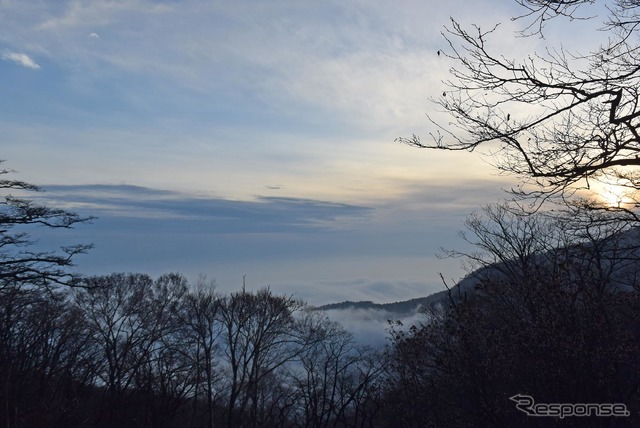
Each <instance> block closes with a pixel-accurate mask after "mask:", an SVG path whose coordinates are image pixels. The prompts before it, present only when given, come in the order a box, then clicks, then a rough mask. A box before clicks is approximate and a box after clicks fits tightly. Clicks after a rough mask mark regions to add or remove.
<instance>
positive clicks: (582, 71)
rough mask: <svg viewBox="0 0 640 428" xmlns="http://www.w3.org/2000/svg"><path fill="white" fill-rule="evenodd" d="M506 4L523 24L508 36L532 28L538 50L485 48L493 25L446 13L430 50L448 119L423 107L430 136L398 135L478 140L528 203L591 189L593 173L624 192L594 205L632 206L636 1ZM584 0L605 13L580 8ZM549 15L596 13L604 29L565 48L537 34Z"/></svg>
mask: <svg viewBox="0 0 640 428" xmlns="http://www.w3.org/2000/svg"><path fill="white" fill-rule="evenodd" d="M516 3H518V4H520V5H521V6H523V7H524V9H523V13H522V14H521V15H520V16H517V17H515V18H514V19H515V20H521V21H522V22H523V24H524V25H523V29H522V30H521V32H520V34H517V35H516V36H522V37H526V36H539V37H542V38H543V42H545V41H546V42H547V43H548V45H549V47H547V49H546V51H545V52H542V53H541V52H531V53H529V54H527V55H525V56H523V57H521V58H519V59H510V58H507V57H506V56H505V55H502V54H500V53H499V52H495V51H494V49H492V42H495V38H496V36H497V31H498V26H496V27H493V28H489V29H481V28H480V27H477V26H476V27H472V28H465V27H463V26H462V25H461V24H460V23H458V22H456V21H455V20H452V21H451V25H450V27H448V28H447V29H446V31H445V32H444V37H445V39H446V42H447V45H448V48H447V49H443V50H441V51H440V55H439V56H441V57H442V58H448V59H449V60H451V61H452V62H453V66H452V67H451V69H450V74H451V78H450V79H449V80H448V81H446V82H444V83H445V85H446V89H445V90H444V92H443V93H442V95H441V96H439V97H438V98H435V99H433V101H434V102H435V103H436V104H437V105H439V107H440V108H441V109H442V110H444V112H446V113H448V114H449V115H450V116H451V117H452V118H453V121H452V122H451V123H448V124H444V123H442V122H441V121H439V120H437V119H436V118H434V117H433V115H431V116H430V117H429V119H430V120H431V122H432V124H434V125H435V128H436V130H435V131H434V132H431V134H430V136H431V139H430V141H423V140H422V139H421V138H420V137H419V136H418V135H413V136H412V137H410V138H399V139H398V140H399V141H401V142H403V143H406V144H409V145H411V146H414V147H419V148H435V149H443V150H468V151H472V150H474V149H477V148H480V147H482V148H483V149H487V150H488V151H489V152H490V153H491V154H492V155H494V157H493V159H494V162H495V166H496V167H497V168H498V169H499V170H500V171H503V172H507V173H511V174H516V175H517V176H520V177H522V178H523V180H522V182H521V184H520V185H519V186H518V187H517V188H515V189H513V190H512V191H513V193H514V194H515V195H517V196H518V197H525V198H533V200H534V201H536V202H537V203H542V202H544V201H546V200H548V199H549V198H550V197H552V196H560V197H562V198H565V199H566V198H567V197H568V196H573V195H575V194H576V191H577V190H579V189H590V190H594V187H593V184H594V182H600V183H601V184H603V186H601V187H600V189H602V187H610V186H611V185H615V186H621V188H623V189H627V190H629V191H630V192H629V194H628V195H627V194H625V196H624V198H622V197H621V198H620V201H618V202H619V203H617V204H611V203H608V204H604V203H601V204H600V208H607V209H614V210H620V211H621V212H629V213H632V212H633V208H636V207H638V205H640V201H639V200H638V199H637V198H635V197H634V196H633V195H634V193H635V191H636V190H638V189H640V175H639V174H638V171H637V167H638V166H640V130H639V127H640V106H639V105H638V94H639V92H640V49H639V48H640V43H639V42H640V39H639V36H640V34H639V33H638V31H640V2H639V1H637V0H602V1H597V2H594V1H593V0H516ZM594 3H595V4H596V6H597V7H598V6H603V7H599V8H598V9H597V10H599V11H601V12H602V11H604V14H606V15H607V16H593V15H585V14H581V13H580V12H581V11H582V8H583V7H585V5H588V4H594ZM591 11H592V10H591V9H589V11H586V13H587V14H588V13H591ZM555 19H567V20H568V21H569V22H568V25H572V24H575V23H576V20H579V19H601V24H602V26H601V28H600V30H602V29H604V30H606V33H605V34H606V35H607V36H608V38H607V40H606V41H605V42H604V43H602V44H598V45H595V46H592V47H591V48H590V49H589V51H588V52H587V53H585V54H579V53H574V52H568V51H567V50H565V48H564V47H563V46H562V41H558V42H557V43H556V41H555V40H550V39H545V37H547V33H546V32H545V31H546V30H547V28H548V27H547V26H548V25H550V22H551V21H552V20H555ZM563 23H564V22H563ZM565 28H570V27H565ZM594 31H596V30H594ZM598 34H600V35H602V34H603V33H598ZM585 36H586V35H585ZM592 36H594V39H595V40H597V39H598V38H596V37H595V36H596V34H592ZM599 38H600V39H602V37H599ZM584 39H585V40H588V39H589V37H584ZM514 40H517V39H514ZM596 187H597V186H596ZM622 199H624V200H622ZM621 202H624V203H621ZM596 205H597V204H596ZM594 207H596V208H598V206H594ZM635 219H636V220H638V218H637V217H635Z"/></svg>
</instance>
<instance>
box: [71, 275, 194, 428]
mask: <svg viewBox="0 0 640 428" xmlns="http://www.w3.org/2000/svg"><path fill="white" fill-rule="evenodd" d="M84 283H85V286H86V289H84V290H80V291H78V292H77V293H76V304H77V305H78V307H80V308H81V310H82V311H83V313H84V316H85V318H86V320H87V324H88V327H89V329H90V331H91V336H92V338H91V339H92V344H93V346H94V347H95V348H96V349H97V350H98V354H97V356H96V358H95V359H94V361H93V369H94V371H95V373H96V375H97V384H98V385H100V386H104V387H105V392H106V394H107V399H108V400H107V402H106V403H105V404H106V406H107V408H106V418H107V419H109V420H110V418H120V420H119V423H121V424H125V423H126V420H127V419H126V418H130V417H131V414H128V413H127V412H126V411H125V410H126V409H128V410H129V411H131V410H132V409H131V407H132V406H127V402H126V398H129V397H131V396H132V395H133V392H135V391H136V390H138V389H141V388H142V389H144V390H146V391H148V392H149V393H150V394H155V393H157V392H158V391H157V390H154V387H156V386H158V385H159V384H158V383H157V382H156V379H149V377H148V375H149V374H150V372H149V370H152V369H154V368H158V366H157V365H156V364H155V363H156V362H157V361H160V359H161V357H163V359H164V361H165V362H168V361H170V360H169V359H168V356H167V355H166V354H165V352H164V351H165V347H164V345H165V344H164V343H163V340H164V339H165V335H171V334H172V333H173V332H174V331H175V330H177V329H178V323H177V317H176V314H177V311H178V305H179V302H180V299H181V298H182V296H183V295H184V293H185V292H186V280H185V279H184V278H183V277H182V276H180V275H177V274H170V275H164V276H161V277H160V278H158V279H157V280H156V281H154V280H153V279H152V278H150V277H149V276H147V275H144V274H112V275H108V276H98V277H90V278H86V279H85V280H84ZM171 363H172V364H173V363H175V360H171ZM141 373H142V375H141ZM151 373H153V371H152V372H151ZM160 386H162V387H166V386H168V384H167V383H166V382H165V383H164V384H162V385H160ZM149 390H150V391H149ZM134 410H135V409H134ZM116 422H118V419H114V420H110V423H116Z"/></svg>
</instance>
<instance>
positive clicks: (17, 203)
mask: <svg viewBox="0 0 640 428" xmlns="http://www.w3.org/2000/svg"><path fill="white" fill-rule="evenodd" d="M1 163H2V161H0V164H1ZM12 172H13V171H11V170H9V169H0V177H1V176H6V175H8V174H11V173H12ZM40 190H41V189H40V188H38V187H37V186H35V185H33V184H30V183H27V182H24V181H20V180H12V179H8V178H0V192H1V193H0V291H2V289H4V288H6V287H16V286H22V285H25V284H28V285H31V286H39V287H49V286H52V285H60V284H62V285H73V284H75V283H76V280H77V277H76V276H75V275H73V274H71V273H70V272H69V271H68V268H69V267H71V266H73V257H74V256H76V255H78V254H80V253H83V252H85V251H87V250H88V249H89V248H90V247H91V246H90V245H75V246H70V247H63V248H61V249H60V250H59V251H42V250H36V249H34V248H35V244H36V242H37V239H35V238H33V237H32V234H33V233H34V231H37V228H36V227H37V226H43V227H47V228H54V229H60V228H62V229H69V228H72V227H73V226H74V225H76V224H79V223H84V222H87V221H89V220H91V218H89V217H81V216H79V215H78V214H76V213H73V212H70V211H67V210H64V209H59V208H52V207H47V206H45V205H39V204H37V203H35V202H34V201H32V200H30V199H28V198H27V197H26V196H27V195H28V194H29V193H32V192H39V191H40ZM14 194H16V196H14Z"/></svg>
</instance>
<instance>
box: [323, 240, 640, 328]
mask: <svg viewBox="0 0 640 428" xmlns="http://www.w3.org/2000/svg"><path fill="white" fill-rule="evenodd" d="M593 247H594V245H593V244H592V243H581V244H574V245H572V246H570V247H567V248H562V249H558V250H555V253H549V254H540V255H539V258H538V259H537V260H532V262H541V261H542V260H554V261H555V263H565V264H572V265H573V266H574V269H575V266H576V265H577V266H584V267H585V268H588V267H589V265H590V264H592V263H593V260H592V258H591V257H590V256H589V255H588V254H589V253H590V252H591V251H592V250H593ZM598 251H599V252H600V253H601V263H602V264H601V266H600V269H602V270H604V271H607V270H608V271H610V276H609V278H610V280H611V281H612V282H613V283H614V284H616V285H617V289H618V290H624V289H628V288H629V284H630V283H631V282H630V281H632V280H635V278H636V276H637V275H638V274H637V271H638V261H639V260H640V228H632V229H629V230H626V231H624V232H621V233H619V234H617V235H615V236H611V237H609V238H606V239H602V240H601V241H599V244H598ZM561 259H562V260H563V261H562V262H560V260H561ZM518 263H519V262H518V261H516V260H514V261H513V262H501V263H494V264H492V265H489V266H486V267H482V268H480V269H478V270H476V271H474V272H472V273H470V274H469V275H467V276H466V277H464V278H463V279H461V280H460V281H459V282H458V283H457V284H456V285H455V286H453V287H452V288H451V290H450V291H448V290H443V291H439V292H437V293H434V294H431V295H429V296H427V297H419V298H416V299H410V300H405V301H400V302H394V303H374V302H371V301H359V302H352V301H345V302H341V303H331V304H328V305H324V306H319V307H316V309H317V310H322V311H340V310H342V311H345V310H365V309H374V310H383V311H387V312H389V313H391V314H392V315H395V316H397V317H407V316H411V315H413V314H416V313H417V312H418V310H419V309H420V308H422V307H425V306H430V307H435V306H436V305H442V306H448V305H449V304H450V302H451V299H453V300H454V301H459V300H460V298H461V297H462V296H464V295H465V294H466V295H471V294H473V292H474V289H475V286H476V285H477V284H478V282H479V281H480V278H495V279H500V278H505V277H508V276H509V272H512V270H513V269H514V266H516V267H515V269H517V264H518ZM542 263H545V262H544V261H542ZM449 293H451V294H449ZM450 296H451V297H450Z"/></svg>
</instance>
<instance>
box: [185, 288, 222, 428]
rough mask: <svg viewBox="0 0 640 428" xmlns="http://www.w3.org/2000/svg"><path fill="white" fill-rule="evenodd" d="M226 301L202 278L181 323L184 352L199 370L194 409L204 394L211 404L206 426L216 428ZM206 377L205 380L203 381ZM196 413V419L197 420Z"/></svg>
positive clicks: (188, 300) (188, 296)
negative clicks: (219, 358) (220, 340)
mask: <svg viewBox="0 0 640 428" xmlns="http://www.w3.org/2000/svg"><path fill="white" fill-rule="evenodd" d="M221 301H222V297H221V296H219V295H218V294H217V293H216V291H215V283H212V282H207V281H205V279H204V278H201V279H200V280H199V282H198V283H197V284H196V285H195V288H194V289H193V290H190V291H189V292H188V293H187V294H185V296H184V298H183V299H182V305H181V308H180V322H181V324H182V332H183V335H184V337H183V339H184V342H183V345H184V346H183V347H182V349H177V350H176V351H178V352H182V353H183V354H185V355H186V356H187V358H188V359H189V360H190V361H191V362H192V364H193V366H194V367H195V370H196V374H195V375H196V376H195V378H194V380H193V381H194V384H195V385H194V387H195V391H194V409H197V405H198V400H199V399H200V392H201V391H203V392H204V394H205V398H206V402H207V412H206V415H207V422H206V426H207V427H209V428H212V427H213V423H214V405H215V398H216V395H217V394H216V391H215V390H214V388H215V387H216V386H215V385H214V384H215V383H216V374H215V371H214V369H215V366H216V364H217V359H218V356H219V355H218V353H217V351H218V350H219V343H218V340H219V337H220V335H221V333H222V328H223V323H222V319H221V317H220V313H219V312H220V307H221ZM202 377H204V379H202ZM195 416H196V415H195V411H194V415H193V417H194V418H195Z"/></svg>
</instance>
